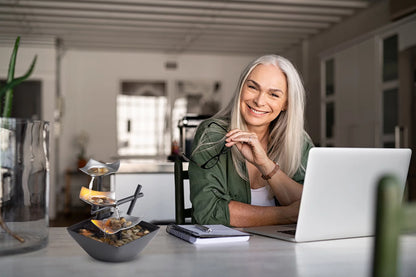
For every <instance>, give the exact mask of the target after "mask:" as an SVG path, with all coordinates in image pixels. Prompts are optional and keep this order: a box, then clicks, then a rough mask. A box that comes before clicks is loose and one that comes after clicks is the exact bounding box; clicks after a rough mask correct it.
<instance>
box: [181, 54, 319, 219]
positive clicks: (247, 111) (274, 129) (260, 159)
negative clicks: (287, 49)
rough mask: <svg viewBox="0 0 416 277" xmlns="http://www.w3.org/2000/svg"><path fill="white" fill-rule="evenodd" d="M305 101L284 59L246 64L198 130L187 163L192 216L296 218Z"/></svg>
mask: <svg viewBox="0 0 416 277" xmlns="http://www.w3.org/2000/svg"><path fill="white" fill-rule="evenodd" d="M304 101H305V91H304V88H303V85H302V82H301V80H300V77H299V75H298V73H297V71H296V69H295V68H294V67H293V65H292V64H291V63H290V62H289V61H288V60H287V59H285V58H283V57H280V56H277V55H267V56H262V57H260V58H258V59H257V60H255V61H253V62H252V63H251V64H249V65H248V67H247V68H246V69H245V70H244V71H243V73H242V75H241V77H240V80H239V83H238V86H237V90H236V93H235V95H234V97H233V99H232V100H231V102H230V104H229V105H228V106H227V107H226V108H225V109H224V110H222V111H220V112H219V113H218V114H216V115H215V116H214V117H212V118H211V119H208V120H206V121H204V122H202V123H201V124H200V125H199V127H198V129H197V131H196V134H195V138H194V144H193V152H192V155H191V161H192V162H191V163H190V164H189V177H190V194H191V195H190V196H191V202H192V207H193V220H194V221H196V222H198V223H200V224H224V225H229V226H234V227H247V226H258V225H273V224H288V223H294V222H296V221H297V216H298V212H299V200H300V198H301V195H302V184H303V179H304V175H305V168H306V162H307V157H308V153H309V150H310V148H311V147H313V144H312V141H311V139H310V138H309V136H308V135H307V134H306V132H305V130H304ZM230 149H231V151H229V150H230Z"/></svg>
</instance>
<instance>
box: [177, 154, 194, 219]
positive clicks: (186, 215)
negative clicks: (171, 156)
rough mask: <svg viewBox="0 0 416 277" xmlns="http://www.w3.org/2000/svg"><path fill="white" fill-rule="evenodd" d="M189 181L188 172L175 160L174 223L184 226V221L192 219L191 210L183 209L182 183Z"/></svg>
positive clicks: (183, 193)
mask: <svg viewBox="0 0 416 277" xmlns="http://www.w3.org/2000/svg"><path fill="white" fill-rule="evenodd" d="M185 180H189V175H188V171H187V170H184V169H183V162H182V160H180V159H176V160H175V222H176V224H186V223H187V221H186V219H191V218H192V208H186V209H185V190H184V183H185V182H184V181H185Z"/></svg>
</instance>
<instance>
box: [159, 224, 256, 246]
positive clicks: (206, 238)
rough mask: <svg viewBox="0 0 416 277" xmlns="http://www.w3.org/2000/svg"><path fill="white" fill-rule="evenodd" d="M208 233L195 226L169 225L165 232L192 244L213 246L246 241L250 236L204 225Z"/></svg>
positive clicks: (224, 227) (218, 226)
mask: <svg viewBox="0 0 416 277" xmlns="http://www.w3.org/2000/svg"><path fill="white" fill-rule="evenodd" d="M205 226H206V227H208V228H210V230H211V231H210V232H206V231H202V230H200V229H198V228H197V227H195V225H176V224H169V225H168V226H167V227H166V232H168V233H169V234H171V235H173V236H175V237H178V238H180V239H183V240H185V241H187V242H190V243H192V244H213V243H228V242H241V241H248V240H249V238H250V236H251V235H250V234H248V233H245V232H241V231H239V230H236V229H233V228H230V227H227V226H224V225H205Z"/></svg>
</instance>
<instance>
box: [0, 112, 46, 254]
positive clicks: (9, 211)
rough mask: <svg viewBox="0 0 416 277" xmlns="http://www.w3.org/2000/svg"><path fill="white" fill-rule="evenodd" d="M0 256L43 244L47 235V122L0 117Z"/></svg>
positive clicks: (39, 246)
mask: <svg viewBox="0 0 416 277" xmlns="http://www.w3.org/2000/svg"><path fill="white" fill-rule="evenodd" d="M0 150H1V152H0V166H1V176H0V255H7V254H13V253H22V252H27V251H33V250H36V249H40V248H42V247H45V246H46V245H47V243H48V234H49V228H48V227H49V216H48V207H49V159H48V157H49V123H48V122H46V121H40V120H25V119H15V118H0Z"/></svg>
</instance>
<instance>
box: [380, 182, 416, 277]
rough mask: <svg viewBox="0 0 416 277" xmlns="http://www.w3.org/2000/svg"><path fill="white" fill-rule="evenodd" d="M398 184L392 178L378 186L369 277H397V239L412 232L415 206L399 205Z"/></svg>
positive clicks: (415, 211) (414, 226)
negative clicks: (371, 263) (371, 264)
mask: <svg viewBox="0 0 416 277" xmlns="http://www.w3.org/2000/svg"><path fill="white" fill-rule="evenodd" d="M400 198H401V193H400V187H399V183H398V181H397V179H396V178H394V177H392V176H385V177H383V178H382V179H381V180H380V182H379V184H378V191H377V207H376V208H377V211H376V214H377V215H376V226H375V242H374V249H373V251H374V252H373V274H372V275H373V276H374V277H380V276H386V277H387V276H388V277H395V276H398V264H399V263H398V256H400V255H398V253H399V249H400V247H399V236H400V234H401V233H405V232H415V231H416V203H403V204H402V203H401V199H400Z"/></svg>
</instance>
